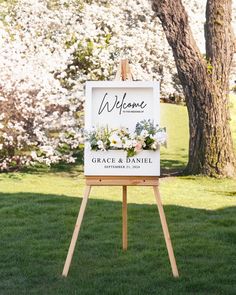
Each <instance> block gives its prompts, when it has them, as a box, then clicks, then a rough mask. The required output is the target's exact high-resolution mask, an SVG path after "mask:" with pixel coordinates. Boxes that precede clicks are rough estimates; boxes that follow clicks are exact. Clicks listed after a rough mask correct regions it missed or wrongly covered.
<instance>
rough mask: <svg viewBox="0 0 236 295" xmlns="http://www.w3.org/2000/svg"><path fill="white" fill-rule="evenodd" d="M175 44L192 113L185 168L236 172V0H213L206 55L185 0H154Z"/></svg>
mask: <svg viewBox="0 0 236 295" xmlns="http://www.w3.org/2000/svg"><path fill="white" fill-rule="evenodd" d="M152 4H153V10H154V11H155V12H156V15H157V17H158V18H159V19H160V21H161V23H162V27H163V29H164V32H165V34H166V38H167V41H168V43H169V45H170V46H171V48H172V51H173V55H174V59H175V63H176V67H177V71H178V75H179V78H180V81H181V84H182V86H183V91H184V95H185V98H186V104H187V109H188V114H189V130H190V140H189V160H188V164H187V167H186V170H185V172H186V173H188V174H204V175H208V176H215V177H222V176H223V177H233V176H235V175H236V160H235V154H234V150H233V142H232V135H231V131H230V126H229V121H230V115H229V101H228V89H229V82H228V81H229V72H230V66H231V62H232V56H233V50H234V48H233V34H232V30H231V4H232V3H231V0H208V1H207V7H206V24H205V36H206V58H204V57H203V55H202V54H201V53H200V51H199V49H198V47H197V45H196V42H195V40H194V38H193V35H192V32H191V29H190V26H189V22H188V16H187V13H186V11H185V8H184V6H183V4H182V2H181V0H152Z"/></svg>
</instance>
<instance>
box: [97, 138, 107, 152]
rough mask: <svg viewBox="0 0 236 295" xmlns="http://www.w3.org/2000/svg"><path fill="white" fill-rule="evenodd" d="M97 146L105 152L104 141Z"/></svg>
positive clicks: (99, 141) (100, 141)
mask: <svg viewBox="0 0 236 295" xmlns="http://www.w3.org/2000/svg"><path fill="white" fill-rule="evenodd" d="M97 145H98V148H99V150H102V151H105V147H104V143H103V141H102V140H98V141H97Z"/></svg>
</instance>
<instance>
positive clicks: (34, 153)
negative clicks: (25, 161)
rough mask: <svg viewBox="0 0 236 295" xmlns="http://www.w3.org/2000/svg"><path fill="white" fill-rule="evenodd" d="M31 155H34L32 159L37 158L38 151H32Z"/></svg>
mask: <svg viewBox="0 0 236 295" xmlns="http://www.w3.org/2000/svg"><path fill="white" fill-rule="evenodd" d="M31 157H32V159H34V160H35V159H37V153H36V152H35V151H32V152H31Z"/></svg>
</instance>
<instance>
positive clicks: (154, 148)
mask: <svg viewBox="0 0 236 295" xmlns="http://www.w3.org/2000/svg"><path fill="white" fill-rule="evenodd" d="M157 147H158V143H157V142H156V141H155V142H153V144H152V145H151V149H152V150H154V151H155V150H156V149H157Z"/></svg>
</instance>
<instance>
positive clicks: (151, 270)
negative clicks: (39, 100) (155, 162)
mask: <svg viewBox="0 0 236 295" xmlns="http://www.w3.org/2000/svg"><path fill="white" fill-rule="evenodd" d="M235 118H236V116H235V113H233V116H232V122H233V123H234V122H235V121H234V119H235ZM162 124H163V125H165V126H167V129H168V135H169V142H168V148H167V149H166V150H165V149H162V161H161V164H162V166H163V168H164V169H163V171H164V172H165V173H166V172H170V171H176V170H177V169H181V168H183V167H184V165H185V164H186V161H187V147H188V137H187V132H188V130H187V113H186V108H185V107H183V106H175V105H167V104H165V105H162ZM232 127H233V133H234V137H235V138H236V136H235V135H236V132H235V131H236V129H235V126H234V124H233V125H232ZM160 189H161V194H162V199H163V204H164V210H165V213H166V217H167V222H168V225H169V230H170V233H171V238H172V243H173V246H174V251H175V256H176V260H177V264H178V268H179V272H180V278H179V279H174V278H173V277H172V274H171V268H170V265H169V260H168V255H167V251H166V247H165V242H164V237H163V234H162V230H161V225H160V221H159V216H158V212H157V208H156V204H155V201H154V196H153V193H152V191H151V188H135V187H132V188H128V202H129V206H128V242H129V248H128V251H127V252H126V253H123V251H122V247H121V236H122V232H121V229H122V219H121V209H122V203H121V188H119V187H111V188H108V187H104V188H93V189H92V193H91V198H90V200H89V203H88V207H87V210H86V213H85V218H84V221H83V225H82V228H81V232H80V236H79V239H78V243H77V246H76V250H75V253H74V257H73V260H72V265H71V268H70V272H69V275H68V277H67V278H66V279H65V278H62V276H61V272H62V269H63V265H64V261H65V258H66V254H67V250H68V247H69V243H70V239H71V235H72V232H73V228H74V224H75V221H76V217H77V214H78V211H79V207H80V202H81V197H82V194H83V190H84V179H83V175H82V171H81V167H78V166H77V167H74V168H73V169H72V170H71V171H70V170H65V171H64V172H61V170H56V169H55V170H54V171H50V172H34V173H12V174H0V225H1V226H0V278H1V279H0V294H1V295H21V294H27V295H28V294H48V295H51V294H52V295H57V294H65V295H67V294H68V295H69V294H82V295H86V294H93V295H94V294H95V295H96V294H109V295H110V294H111V295H112V294H117V295H123V294H124V295H126V294H127V295H129V294H132V295H137V294H140V295H141V294H142V295H146V294H161V295H162V294H171V295H172V294H181V295H182V294H222V295H225V294H227V295H228V294H232V295H233V294H236V275H235V273H236V263H235V261H236V182H235V180H229V179H224V180H219V179H210V178H204V177H200V176H194V177H192V176H191V177H190V176H189V177H167V178H161V186H160Z"/></svg>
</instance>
